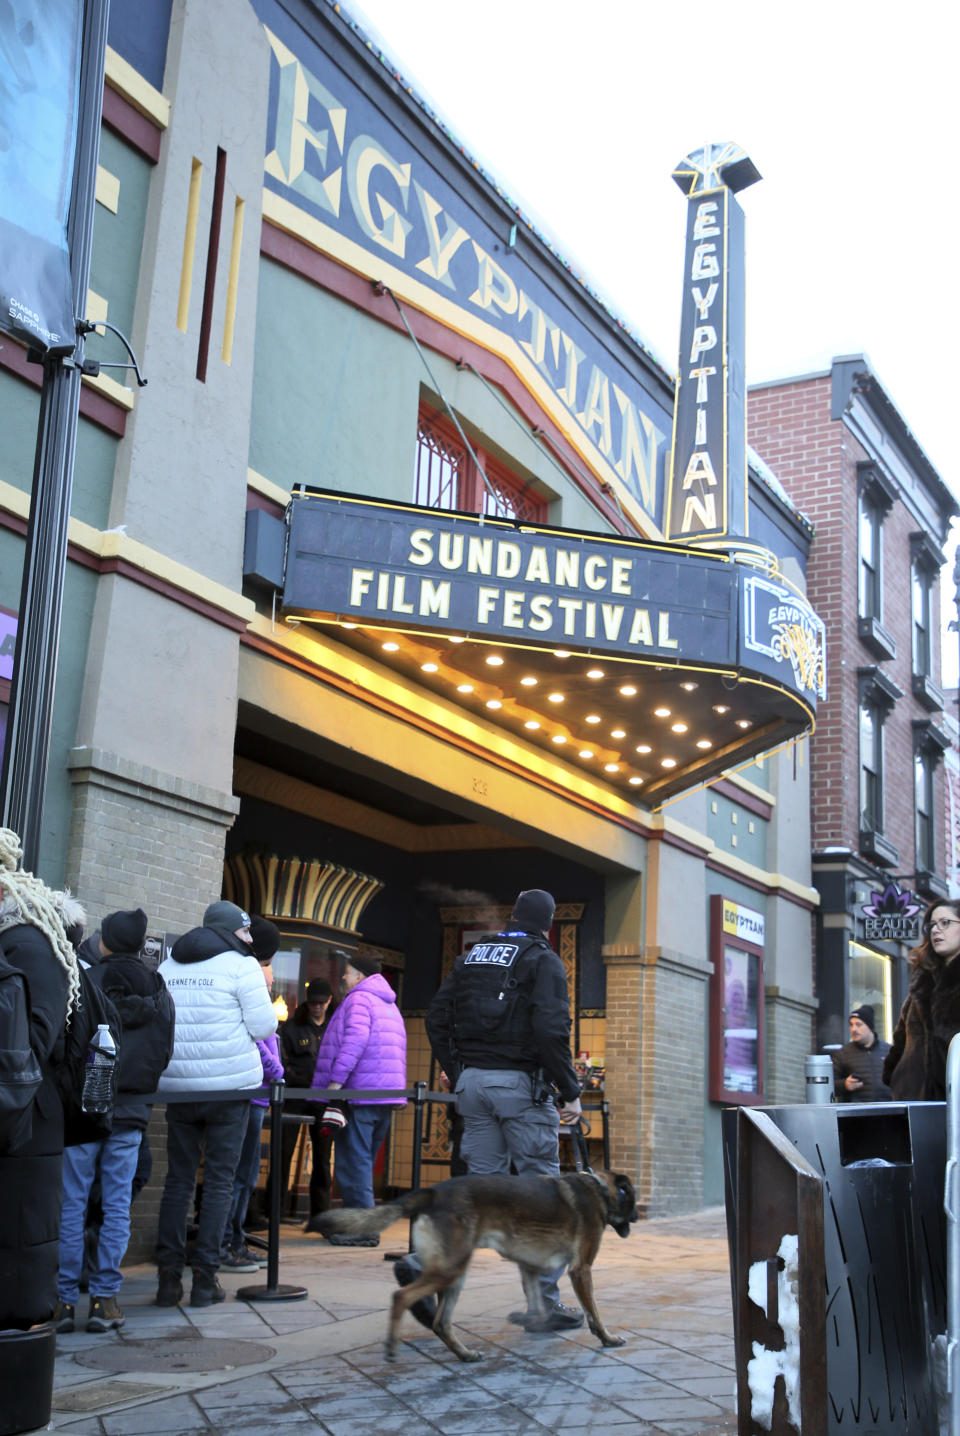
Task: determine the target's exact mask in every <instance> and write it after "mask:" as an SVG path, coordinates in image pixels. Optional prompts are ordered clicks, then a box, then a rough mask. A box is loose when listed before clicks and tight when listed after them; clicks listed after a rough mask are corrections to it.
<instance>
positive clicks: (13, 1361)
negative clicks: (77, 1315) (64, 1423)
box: [0, 1321, 57, 1436]
mask: <svg viewBox="0 0 960 1436" xmlns="http://www.w3.org/2000/svg"><path fill="white" fill-rule="evenodd" d="M56 1354H57V1333H56V1329H55V1327H54V1325H53V1322H52V1321H45V1322H43V1324H42V1325H40V1326H32V1327H30V1328H29V1330H27V1331H20V1330H17V1329H13V1330H5V1331H0V1436H17V1433H18V1432H21V1431H36V1430H37V1428H38V1427H41V1426H46V1425H47V1423H48V1421H49V1420H50V1412H51V1410H52V1409H53V1368H54V1362H55V1359H56Z"/></svg>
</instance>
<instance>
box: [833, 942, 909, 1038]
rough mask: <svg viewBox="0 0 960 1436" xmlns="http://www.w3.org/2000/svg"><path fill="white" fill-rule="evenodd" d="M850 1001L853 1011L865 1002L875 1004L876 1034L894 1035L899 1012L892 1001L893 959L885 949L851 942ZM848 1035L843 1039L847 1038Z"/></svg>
mask: <svg viewBox="0 0 960 1436" xmlns="http://www.w3.org/2000/svg"><path fill="white" fill-rule="evenodd" d="M849 964H850V966H849V972H848V978H849V983H850V1003H849V1008H850V1011H851V1012H852V1011H853V1009H854V1008H855V1007H861V1006H862V1005H863V1004H864V1003H865V1002H866V1003H869V1005H870V1006H871V1007H872V1008H873V1016H874V1021H875V1022H876V1027H877V1036H878V1037H879V1038H880V1040H881V1041H882V1042H890V1041H891V1040H892V1039H893V1028H894V1023H895V1021H896V1017H897V1014H896V1012H895V1011H894V1004H893V963H892V961H891V959H890V958H889V957H888V956H887V954H886V953H883V952H877V951H876V949H875V948H872V947H865V946H864V945H863V943H860V942H853V941H851V943H850V948H849ZM846 1040H847V1039H846V1037H845V1038H844V1041H846Z"/></svg>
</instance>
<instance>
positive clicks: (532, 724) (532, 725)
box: [523, 718, 540, 730]
mask: <svg viewBox="0 0 960 1436" xmlns="http://www.w3.org/2000/svg"><path fill="white" fill-rule="evenodd" d="M523 726H524V728H530V729H531V730H532V729H534V728H539V727H540V724H539V723H538V722H537V720H536V718H528V719H527V721H526V723H524V725H523Z"/></svg>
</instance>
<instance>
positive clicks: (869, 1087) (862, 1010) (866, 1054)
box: [834, 1002, 891, 1102]
mask: <svg viewBox="0 0 960 1436" xmlns="http://www.w3.org/2000/svg"><path fill="white" fill-rule="evenodd" d="M849 1024H850V1041H849V1042H847V1043H846V1044H845V1045H844V1046H843V1047H842V1048H841V1049H840V1052H839V1053H838V1054H837V1056H836V1058H835V1066H836V1071H835V1078H834V1091H835V1093H836V1098H837V1101H838V1102H889V1101H890V1096H891V1093H890V1088H889V1087H888V1086H887V1085H886V1083H885V1082H884V1081H883V1063H884V1059H885V1058H886V1055H887V1053H888V1052H889V1051H890V1044H889V1042H881V1040H880V1038H879V1037H878V1036H877V1022H876V1017H875V1015H874V1010H873V1008H872V1007H871V1005H870V1003H869V1002H862V1003H860V1005H859V1006H858V1007H853V1008H851V1009H850V1018H849Z"/></svg>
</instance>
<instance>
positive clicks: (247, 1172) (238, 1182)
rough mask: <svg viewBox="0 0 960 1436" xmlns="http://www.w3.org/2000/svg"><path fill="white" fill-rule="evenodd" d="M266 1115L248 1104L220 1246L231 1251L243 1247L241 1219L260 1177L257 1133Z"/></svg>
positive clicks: (253, 1103) (257, 1107) (254, 1104)
mask: <svg viewBox="0 0 960 1436" xmlns="http://www.w3.org/2000/svg"><path fill="white" fill-rule="evenodd" d="M266 1115H267V1109H266V1107H260V1106H258V1105H257V1103H256V1102H251V1103H250V1111H249V1112H248V1113H247V1130H246V1135H245V1136H244V1139H243V1146H242V1147H241V1148H240V1160H239V1162H238V1163H237V1175H236V1176H235V1177H234V1179H233V1196H232V1198H231V1199H230V1211H229V1213H228V1214H227V1225H226V1230H225V1231H224V1233H223V1245H224V1246H225V1247H229V1248H230V1249H232V1250H233V1251H236V1249H237V1248H238V1247H242V1246H243V1219H244V1217H245V1216H246V1215H247V1206H248V1204H249V1202H250V1196H251V1194H252V1192H253V1189H254V1187H255V1186H256V1185H257V1178H258V1177H259V1175H260V1133H261V1131H262V1130H263V1119H264V1117H265V1116H266Z"/></svg>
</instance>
